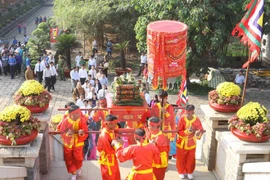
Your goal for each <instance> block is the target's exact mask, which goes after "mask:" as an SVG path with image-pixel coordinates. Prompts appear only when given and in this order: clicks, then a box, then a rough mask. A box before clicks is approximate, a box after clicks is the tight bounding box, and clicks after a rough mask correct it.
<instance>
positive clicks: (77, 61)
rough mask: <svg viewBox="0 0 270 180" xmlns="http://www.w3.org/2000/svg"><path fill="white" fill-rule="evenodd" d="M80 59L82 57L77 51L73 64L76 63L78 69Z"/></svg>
mask: <svg viewBox="0 0 270 180" xmlns="http://www.w3.org/2000/svg"><path fill="white" fill-rule="evenodd" d="M81 57H82V52H81V51H79V54H78V55H77V56H76V58H75V62H76V66H77V67H80V60H81Z"/></svg>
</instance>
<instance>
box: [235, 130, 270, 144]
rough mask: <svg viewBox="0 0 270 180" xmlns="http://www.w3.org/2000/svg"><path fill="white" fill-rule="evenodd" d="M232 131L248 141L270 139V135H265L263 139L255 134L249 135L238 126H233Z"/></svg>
mask: <svg viewBox="0 0 270 180" xmlns="http://www.w3.org/2000/svg"><path fill="white" fill-rule="evenodd" d="M231 132H232V133H233V135H235V136H236V137H238V139H240V140H243V141H247V142H253V143H260V142H265V141H268V140H269V139H270V135H268V136H263V137H262V138H261V139H258V138H256V136H255V135H254V134H250V135H247V134H246V133H245V132H241V131H239V130H238V129H236V128H231Z"/></svg>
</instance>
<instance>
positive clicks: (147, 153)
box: [112, 129, 160, 180]
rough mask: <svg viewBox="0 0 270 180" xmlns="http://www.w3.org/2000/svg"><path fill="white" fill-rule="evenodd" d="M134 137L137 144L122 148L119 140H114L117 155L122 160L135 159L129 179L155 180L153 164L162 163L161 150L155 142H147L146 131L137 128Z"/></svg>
mask: <svg viewBox="0 0 270 180" xmlns="http://www.w3.org/2000/svg"><path fill="white" fill-rule="evenodd" d="M134 138H135V140H136V143H137V144H133V145H130V146H128V147H126V148H122V147H121V145H120V144H119V142H117V141H113V142H112V145H113V146H114V148H115V149H116V156H117V158H118V160H119V161H120V162H124V161H127V160H132V161H133V167H132V170H131V172H130V173H129V175H128V177H127V179H128V180H146V179H147V180H155V179H156V178H155V175H154V173H153V168H152V164H153V161H154V162H155V163H156V164H160V157H159V151H158V149H157V147H156V146H155V145H154V144H153V143H149V144H148V143H145V139H146V136H145V131H144V130H143V129H136V130H135V133H134Z"/></svg>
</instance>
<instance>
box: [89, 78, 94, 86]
mask: <svg viewBox="0 0 270 180" xmlns="http://www.w3.org/2000/svg"><path fill="white" fill-rule="evenodd" d="M88 81H89V84H91V85H92V86H93V87H94V86H95V80H94V79H90V80H88Z"/></svg>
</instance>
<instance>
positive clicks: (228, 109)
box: [209, 101, 241, 113]
mask: <svg viewBox="0 0 270 180" xmlns="http://www.w3.org/2000/svg"><path fill="white" fill-rule="evenodd" d="M209 106H210V107H211V108H212V109H214V110H215V111H218V112H224V113H232V112H237V111H238V110H239V109H240V108H241V105H240V104H238V105H223V104H217V103H213V102H211V101H209Z"/></svg>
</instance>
